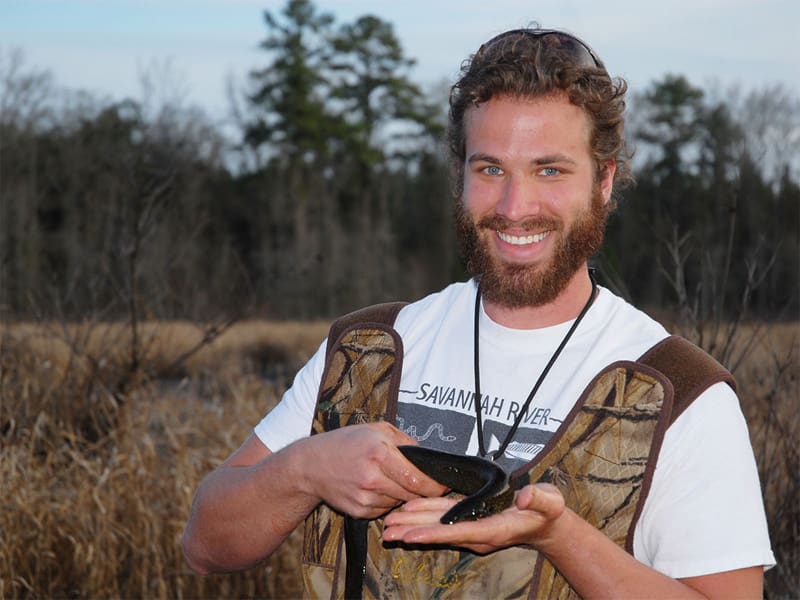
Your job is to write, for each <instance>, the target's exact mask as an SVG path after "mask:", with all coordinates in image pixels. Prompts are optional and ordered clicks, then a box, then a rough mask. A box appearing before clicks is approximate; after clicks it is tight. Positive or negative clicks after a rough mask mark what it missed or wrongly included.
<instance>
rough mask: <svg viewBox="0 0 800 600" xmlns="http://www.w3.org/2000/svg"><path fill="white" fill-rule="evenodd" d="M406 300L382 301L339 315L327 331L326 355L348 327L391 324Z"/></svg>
mask: <svg viewBox="0 0 800 600" xmlns="http://www.w3.org/2000/svg"><path fill="white" fill-rule="evenodd" d="M406 304H408V303H407V302H384V303H383V304H373V305H372V306H367V307H365V308H361V309H359V310H356V311H353V312H351V313H349V314H346V315H344V316H341V317H339V318H338V319H336V320H335V321H334V322H333V323H332V324H331V328H330V330H329V331H328V343H327V345H326V347H325V354H326V356H327V355H329V354H330V353H331V349H332V348H333V346H334V345H335V344H336V341H337V340H338V339H339V338H340V337H341V335H342V334H343V333H344V332H345V331H347V330H348V329H352V328H353V327H355V326H359V327H361V326H364V327H368V326H369V325H370V324H380V325H393V324H394V320H395V319H396V318H397V313H399V312H400V309H401V308H403V307H404V306H405V305H406Z"/></svg>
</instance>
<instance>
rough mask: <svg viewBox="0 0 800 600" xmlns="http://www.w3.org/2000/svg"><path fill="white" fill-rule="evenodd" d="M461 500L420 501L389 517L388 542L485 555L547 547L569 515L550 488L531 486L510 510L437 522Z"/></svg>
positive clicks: (385, 534)
mask: <svg viewBox="0 0 800 600" xmlns="http://www.w3.org/2000/svg"><path fill="white" fill-rule="evenodd" d="M457 501H458V499H456V498H452V497H441V498H418V499H414V500H410V501H408V502H406V503H405V504H404V505H403V506H402V507H401V508H399V509H397V510H395V511H393V512H391V513H390V514H388V515H386V518H385V520H384V530H383V539H384V541H387V542H388V541H400V542H404V543H408V544H437V545H438V544H445V545H448V546H458V547H461V548H466V549H469V550H472V551H473V552H478V553H481V554H486V553H488V552H493V551H495V550H499V549H501V548H507V547H509V546H516V545H520V544H525V545H530V546H534V547H537V548H538V547H541V546H546V545H547V544H548V543H550V541H551V539H552V538H553V537H554V536H555V535H557V533H556V529H557V524H558V522H559V520H560V517H562V516H563V515H564V514H565V504H564V497H563V496H562V495H561V492H559V491H558V489H557V488H556V487H555V486H553V485H550V484H546V483H541V484H534V485H528V486H525V487H523V488H522V489H520V490H519V491H517V493H516V495H515V497H514V503H513V504H512V506H511V507H509V508H507V509H506V510H504V511H502V512H500V513H497V514H495V515H492V516H490V517H485V518H483V519H479V520H477V521H462V522H459V523H454V524H452V525H443V524H442V523H440V522H439V519H440V518H441V517H442V515H443V514H444V513H445V512H447V511H448V510H449V509H450V508H452V507H453V506H454V505H455V504H456V502H457Z"/></svg>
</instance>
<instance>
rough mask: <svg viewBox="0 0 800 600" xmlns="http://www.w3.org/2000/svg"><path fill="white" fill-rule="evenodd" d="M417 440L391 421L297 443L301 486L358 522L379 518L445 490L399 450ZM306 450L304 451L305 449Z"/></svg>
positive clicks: (359, 426)
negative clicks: (401, 506)
mask: <svg viewBox="0 0 800 600" xmlns="http://www.w3.org/2000/svg"><path fill="white" fill-rule="evenodd" d="M403 444H416V441H415V440H414V439H413V438H411V437H409V436H408V435H406V434H405V433H403V432H402V431H400V430H399V429H397V428H396V427H394V426H392V425H389V424H388V423H369V424H365V425H353V426H349V427H342V428H340V429H336V430H334V431H330V432H327V433H324V434H320V435H316V436H311V437H310V438H307V439H305V440H302V441H301V442H297V447H296V448H294V450H295V451H296V452H298V451H299V452H298V455H302V457H303V458H302V461H301V462H300V465H298V466H299V467H300V468H298V469H297V471H296V472H297V473H298V477H299V482H298V485H299V486H300V487H301V488H302V489H303V490H304V491H305V492H306V493H308V494H309V495H312V496H316V497H317V498H319V500H321V501H325V502H326V503H327V504H329V505H330V506H332V507H334V508H336V509H337V510H339V511H342V512H344V513H346V514H349V515H351V516H353V517H357V518H366V519H374V518H376V517H379V516H381V515H383V514H384V513H386V512H387V511H389V510H391V509H392V508H394V507H396V506H397V505H399V504H401V503H402V502H408V501H410V500H413V499H415V498H420V497H426V496H441V495H442V494H443V493H444V492H445V491H446V488H445V487H444V486H442V485H441V484H439V483H437V482H436V481H434V480H433V479H431V478H430V477H428V476H427V475H425V474H424V473H423V472H422V471H420V470H419V469H417V468H416V467H415V466H414V465H413V464H412V463H411V462H409V461H408V460H407V459H406V458H405V457H404V456H403V455H402V454H401V453H400V451H399V450H398V449H397V446H399V445H403ZM301 446H302V448H301Z"/></svg>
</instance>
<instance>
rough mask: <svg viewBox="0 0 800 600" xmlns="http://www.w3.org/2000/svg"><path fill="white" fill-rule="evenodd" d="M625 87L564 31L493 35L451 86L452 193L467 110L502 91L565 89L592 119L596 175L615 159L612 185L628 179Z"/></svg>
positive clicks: (459, 183) (457, 189) (527, 94)
mask: <svg viewBox="0 0 800 600" xmlns="http://www.w3.org/2000/svg"><path fill="white" fill-rule="evenodd" d="M627 88H628V86H627V83H626V82H625V80H624V79H622V78H611V77H610V76H609V75H608V72H607V71H606V69H605V67H604V66H603V63H602V62H601V61H600V60H599V59H598V58H597V56H596V55H595V53H594V52H593V51H592V50H591V48H589V46H587V45H586V44H585V43H583V42H582V41H580V40H579V39H578V38H576V37H574V36H572V35H570V34H568V33H565V32H562V31H555V30H551V29H540V28H528V29H516V30H513V31H508V32H506V33H503V34H500V35H498V36H496V37H494V38H492V39H491V40H489V41H488V42H486V43H485V44H483V45H482V46H481V47H480V48H479V49H478V51H477V52H476V53H475V54H474V55H473V56H472V57H471V58H470V59H469V60H467V61H465V63H464V65H463V66H462V68H461V78H460V79H459V80H458V81H457V82H456V83H455V85H453V87H452V88H451V90H450V122H449V128H448V142H449V146H450V154H451V159H452V161H453V168H454V193H455V195H456V196H460V195H461V193H462V192H463V174H464V173H463V170H464V161H465V159H466V156H465V153H466V140H465V135H466V134H465V131H464V117H465V114H466V111H467V110H468V109H469V108H470V107H476V106H478V105H480V104H482V103H484V102H487V101H488V100H489V99H491V98H492V97H494V96H501V95H502V96H510V97H512V98H532V97H543V96H548V95H551V94H556V93H559V92H563V93H566V95H567V97H568V98H569V100H570V102H572V103H573V104H574V105H576V106H579V107H581V108H583V109H584V110H585V111H586V113H587V114H588V116H589V118H590V119H591V122H592V126H593V128H592V135H591V140H590V144H591V149H592V153H593V155H594V160H595V163H596V165H597V175H599V174H600V173H601V171H602V170H603V169H604V168H605V165H606V164H607V163H608V161H609V160H615V161H616V165H617V170H616V173H615V175H614V184H615V189H616V188H622V187H624V186H625V185H627V184H629V183H632V182H633V176H632V175H631V172H630V166H629V163H630V155H629V153H628V150H627V147H626V144H625V136H624V118H623V112H624V111H625V93H626V91H627Z"/></svg>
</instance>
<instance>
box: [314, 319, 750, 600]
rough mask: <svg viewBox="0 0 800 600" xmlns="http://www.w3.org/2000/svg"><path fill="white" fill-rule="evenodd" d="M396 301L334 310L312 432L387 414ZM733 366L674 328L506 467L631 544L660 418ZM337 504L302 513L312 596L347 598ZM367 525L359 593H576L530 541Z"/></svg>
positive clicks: (608, 372) (396, 375) (392, 388)
mask: <svg viewBox="0 0 800 600" xmlns="http://www.w3.org/2000/svg"><path fill="white" fill-rule="evenodd" d="M400 308H402V304H386V305H378V306H376V307H369V308H367V309H362V310H361V311H357V312H355V313H352V314H350V315H348V316H346V317H343V318H342V319H340V320H339V321H337V322H336V323H335V324H334V325H333V327H332V328H331V332H330V335H329V338H328V354H327V360H326V367H325V372H324V374H323V377H322V383H321V386H320V390H319V396H318V400H317V408H316V412H315V417H314V423H313V426H312V432H311V433H312V435H314V434H316V433H321V432H324V431H330V430H332V429H335V428H337V427H343V426H346V425H352V424H356V423H367V422H374V421H382V420H388V421H390V422H394V419H395V416H396V411H397V392H398V389H399V385H400V373H401V369H402V358H403V348H402V341H401V339H400V337H399V335H398V333H397V332H396V331H395V330H394V329H393V328H392V326H391V323H393V322H394V318H395V316H396V314H397V312H398V311H399V309H400ZM719 381H726V382H728V383H729V384H730V385H731V386H735V383H734V381H733V377H732V376H731V375H730V373H728V372H727V371H726V370H725V369H724V368H723V367H722V366H721V365H720V364H719V363H717V362H716V361H715V360H714V359H713V358H711V357H710V356H708V355H707V354H706V353H705V352H703V351H702V350H700V349H699V348H697V347H696V346H694V345H693V344H691V343H690V342H688V341H686V340H684V339H683V338H679V337H676V336H673V337H670V338H667V339H666V340H664V341H662V342H661V343H659V344H657V345H656V346H654V347H653V348H652V349H651V350H649V351H648V352H647V353H646V354H645V355H644V356H643V357H641V358H640V359H639V360H638V361H636V362H633V361H619V362H616V363H614V364H611V365H609V366H608V367H606V368H605V369H603V370H602V372H600V373H599V374H598V375H597V376H596V377H595V378H594V380H593V381H592V382H591V383H590V384H589V386H588V387H587V388H586V390H585V391H584V392H583V394H582V395H581V397H580V398H579V400H578V401H577V402H576V403H575V406H574V408H573V409H572V411H571V412H570V414H569V415H568V417H567V418H566V419H565V420H564V423H563V424H562V426H561V427H560V428H559V430H558V431H557V432H556V433H555V434H554V435H553V437H552V438H551V439H550V441H549V443H548V444H547V446H546V447H545V448H544V449H543V450H542V451H541V453H540V454H539V456H538V457H537V458H536V460H535V461H533V462H532V463H531V464H529V465H528V466H527V467H526V468H525V469H521V470H518V471H516V472H514V473H513V474H512V480H513V481H514V482H515V485H516V487H518V488H519V487H522V486H524V485H526V484H528V483H529V482H537V481H548V482H551V483H553V484H554V485H556V486H557V487H558V488H559V490H560V491H561V492H562V494H563V495H564V498H565V500H566V503H567V506H569V507H570V508H571V509H572V510H573V511H575V512H576V513H577V514H579V515H580V516H581V517H583V518H584V519H586V520H587V521H588V522H589V523H591V524H592V525H594V526H595V527H596V528H598V529H599V530H601V531H602V532H603V533H604V534H605V535H607V536H608V537H609V538H611V539H612V540H613V541H614V542H615V543H616V544H618V545H620V546H622V547H624V548H625V549H626V550H627V551H628V552H632V548H633V530H634V526H635V524H636V521H637V519H638V517H639V514H640V512H641V510H642V506H643V504H644V500H645V498H646V497H647V493H648V491H649V488H650V483H651V480H652V475H653V470H654V468H655V463H656V458H657V456H658V452H659V449H660V446H661V441H662V440H663V437H664V432H665V431H666V429H667V427H668V426H669V425H670V424H671V423H672V422H673V421H674V420H675V418H676V417H677V416H678V415H679V414H680V413H681V412H682V411H683V410H684V409H685V408H686V407H687V406H688V405H689V404H690V403H691V402H692V400H694V399H695V398H696V397H697V396H698V395H699V394H700V393H701V392H702V391H703V390H705V389H706V388H707V387H708V386H709V385H711V384H712V383H716V382H719ZM343 522H344V518H343V517H342V515H340V514H338V513H336V512H335V511H333V510H331V509H330V508H329V507H328V506H327V505H324V504H322V505H320V506H319V507H318V508H317V509H316V510H315V511H314V512H313V513H311V514H310V515H309V516H308V518H307V520H306V524H305V537H304V545H303V577H304V585H305V592H306V595H307V596H308V597H311V598H331V599H336V598H342V597H343V593H344V573H345V556H344V554H345V553H344V544H343ZM381 530H382V524H381V521H380V519H378V520H375V521H372V522H370V524H369V534H368V535H369V542H368V558H367V573H366V578H365V583H364V589H363V594H364V598H398V599H400V598H468V597H469V598H472V597H476V598H477V597H481V598H574V597H577V595H576V594H575V592H574V591H573V590H572V588H570V586H569V584H568V583H567V581H566V580H565V579H564V578H563V577H562V576H561V575H560V574H559V573H558V571H556V570H555V568H554V567H553V565H552V564H550V563H549V561H547V560H546V559H545V558H544V557H543V556H540V555H539V554H538V553H537V552H536V551H535V550H532V549H528V548H522V547H511V548H507V549H504V550H501V551H498V552H495V553H492V554H489V555H478V554H473V553H471V552H468V551H459V550H448V549H444V550H438V549H437V550H417V549H414V550H411V549H407V548H404V547H388V546H386V545H385V544H383V542H382V541H381Z"/></svg>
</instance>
